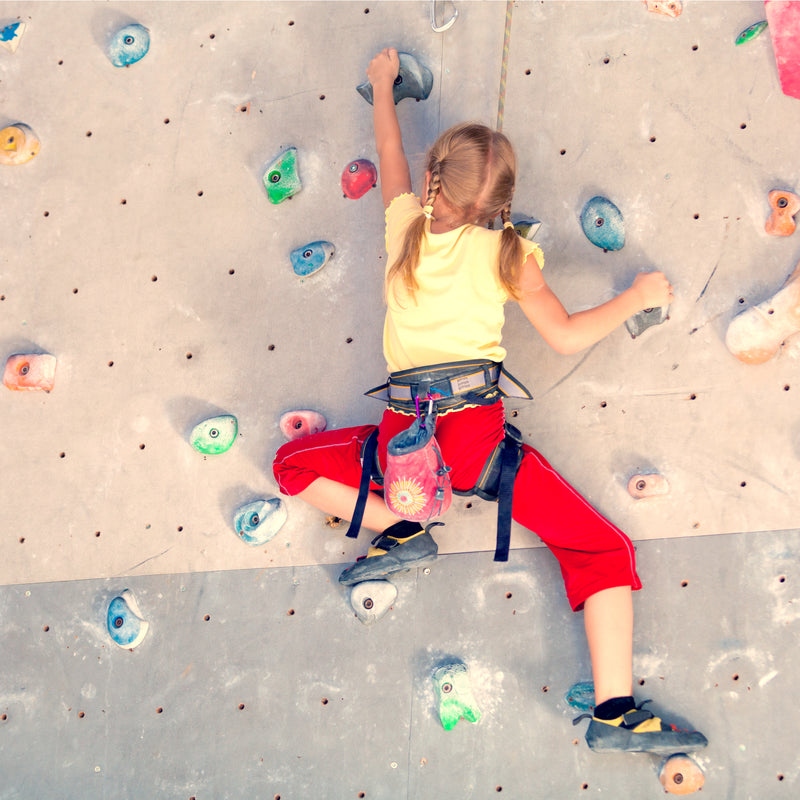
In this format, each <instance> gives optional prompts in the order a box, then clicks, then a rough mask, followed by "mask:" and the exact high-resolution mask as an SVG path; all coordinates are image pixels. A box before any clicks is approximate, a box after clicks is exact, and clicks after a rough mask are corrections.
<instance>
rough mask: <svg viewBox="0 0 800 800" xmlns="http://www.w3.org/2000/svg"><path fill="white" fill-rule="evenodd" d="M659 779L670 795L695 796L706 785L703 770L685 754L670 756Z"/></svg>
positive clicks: (662, 768)
mask: <svg viewBox="0 0 800 800" xmlns="http://www.w3.org/2000/svg"><path fill="white" fill-rule="evenodd" d="M658 779H659V780H660V781H661V785H662V786H663V787H664V789H665V790H666V791H667V792H668V793H669V794H694V792H697V791H699V790H700V789H701V788H702V786H703V784H704V783H705V775H703V770H702V769H700V767H699V765H698V764H697V762H696V761H694V760H693V759H691V758H689V756H687V755H686V754H685V753H677V754H676V755H674V756H670V757H669V758H668V759H667V760H666V761H665V762H664V766H663V767H661V772H660V773H659V776H658Z"/></svg>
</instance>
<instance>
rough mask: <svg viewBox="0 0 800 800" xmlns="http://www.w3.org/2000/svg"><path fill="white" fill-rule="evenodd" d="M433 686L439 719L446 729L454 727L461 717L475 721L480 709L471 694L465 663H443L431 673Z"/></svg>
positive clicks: (478, 717)
mask: <svg viewBox="0 0 800 800" xmlns="http://www.w3.org/2000/svg"><path fill="white" fill-rule="evenodd" d="M433 686H434V689H435V690H436V702H437V703H438V706H439V719H440V720H441V721H442V727H443V728H444V729H445V730H446V731H451V730H453V728H455V726H456V723H457V722H458V721H459V720H460V719H461V718H462V717H463V718H464V719H465V720H467V722H477V721H478V720H479V719H480V718H481V711H480V709H479V708H478V704H477V702H476V701H475V697H474V695H473V694H472V687H471V686H470V682H469V672H468V670H467V665H466V664H464V663H463V662H458V661H457V662H455V663H452V664H445V665H444V666H441V667H439V668H438V669H437V670H436V672H434V673H433Z"/></svg>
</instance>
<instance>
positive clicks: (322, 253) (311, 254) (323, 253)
mask: <svg viewBox="0 0 800 800" xmlns="http://www.w3.org/2000/svg"><path fill="white" fill-rule="evenodd" d="M334 252H335V248H334V246H333V245H332V244H331V243H330V242H311V243H310V244H307V245H305V246H304V247H298V248H297V250H292V252H291V254H290V256H289V257H290V258H291V260H292V268H293V269H294V272H295V275H299V276H300V277H301V278H306V277H308V276H309V275H313V274H314V273H315V272H319V271H320V270H321V269H322V268H323V267H324V266H325V265H326V264H327V263H328V261H330V259H331V258H332V256H333V254H334Z"/></svg>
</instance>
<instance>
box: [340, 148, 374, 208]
mask: <svg viewBox="0 0 800 800" xmlns="http://www.w3.org/2000/svg"><path fill="white" fill-rule="evenodd" d="M377 180H378V170H377V169H375V165H374V164H373V163H372V162H371V161H367V159H366V158H358V159H356V160H355V161H351V162H350V163H349V164H348V165H347V166H346V167H345V168H344V172H342V191H343V192H344V196H345V197H349V198H350V199H351V200H358V198H359V197H363V196H364V195H365V194H366V193H367V192H368V191H369V190H370V189H372V188H373V187H374V186H375V184H376V182H377Z"/></svg>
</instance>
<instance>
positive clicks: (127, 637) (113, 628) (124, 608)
mask: <svg viewBox="0 0 800 800" xmlns="http://www.w3.org/2000/svg"><path fill="white" fill-rule="evenodd" d="M106 625H107V627H108V633H109V636H111V639H112V641H113V642H114V644H117V645H119V646H120V647H123V648H125V649H126V650H132V649H133V648H134V647H136V646H137V645H139V644H141V642H142V640H143V639H144V637H145V636H146V635H147V631H148V628H149V627H150V623H148V622H147V621H146V620H143V619H142V617H141V612H140V611H139V607H138V606H137V605H136V600H135V599H134V597H133V592H131V591H130V589H126V590H125V591H124V592H123V593H122V594H121V595H119V596H118V597H115V598H114V599H113V600H112V601H111V603H110V604H109V606H108V616H107V618H106Z"/></svg>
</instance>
